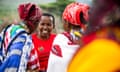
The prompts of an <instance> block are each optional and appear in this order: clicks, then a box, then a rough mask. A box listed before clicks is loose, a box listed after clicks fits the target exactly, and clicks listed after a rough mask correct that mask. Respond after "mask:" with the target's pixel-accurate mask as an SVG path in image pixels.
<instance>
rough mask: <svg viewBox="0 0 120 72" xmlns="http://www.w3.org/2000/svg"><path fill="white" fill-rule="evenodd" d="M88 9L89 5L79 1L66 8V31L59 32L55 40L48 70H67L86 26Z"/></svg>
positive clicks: (64, 15)
mask: <svg viewBox="0 0 120 72" xmlns="http://www.w3.org/2000/svg"><path fill="white" fill-rule="evenodd" d="M88 10H89V6H88V5H86V4H82V3H78V2H74V3H71V4H69V5H68V6H67V7H66V8H65V10H64V12H63V16H62V18H63V23H64V30H65V31H64V32H63V33H61V34H58V35H57V36H56V37H55V39H54V41H53V45H52V50H51V53H50V57H49V61H48V69H47V72H66V69H67V66H68V63H69V61H70V60H71V57H72V56H73V55H74V52H76V50H77V49H78V47H79V44H78V42H79V39H80V37H81V36H82V33H83V30H84V29H85V28H86V23H87V20H88Z"/></svg>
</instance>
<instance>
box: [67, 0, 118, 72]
mask: <svg viewBox="0 0 120 72" xmlns="http://www.w3.org/2000/svg"><path fill="white" fill-rule="evenodd" d="M89 19H90V21H89V24H90V26H89V28H88V30H87V32H86V35H85V37H83V39H82V40H83V41H82V43H83V46H82V47H81V49H80V50H78V51H77V53H76V54H75V56H74V57H73V58H72V61H71V62H70V64H69V67H68V72H120V0H95V2H94V4H93V7H91V13H90V18H89Z"/></svg>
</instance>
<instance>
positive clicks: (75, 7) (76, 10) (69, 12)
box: [62, 2, 89, 26]
mask: <svg viewBox="0 0 120 72" xmlns="http://www.w3.org/2000/svg"><path fill="white" fill-rule="evenodd" d="M88 10H89V6H88V5H86V4H82V3H78V2H75V3H71V4H69V5H68V6H67V7H66V8H65V10H64V12H63V16H62V17H63V19H65V20H67V21H68V22H70V23H71V24H74V25H80V26H83V25H84V24H82V22H81V21H80V13H81V12H82V13H83V16H84V18H85V20H86V21H88Z"/></svg>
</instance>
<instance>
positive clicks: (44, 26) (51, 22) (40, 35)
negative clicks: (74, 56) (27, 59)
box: [32, 13, 56, 72]
mask: <svg viewBox="0 0 120 72" xmlns="http://www.w3.org/2000/svg"><path fill="white" fill-rule="evenodd" d="M54 27H55V18H54V16H53V15H51V14H49V13H43V15H42V17H41V20H40V23H39V25H38V29H37V32H35V33H34V34H32V39H33V43H34V46H35V49H36V51H37V54H38V57H39V58H38V59H39V63H40V67H39V72H46V69H47V64H48V58H49V53H50V50H51V46H52V42H53V40H54V38H55V36H56V35H55V34H53V33H52V30H53V29H54Z"/></svg>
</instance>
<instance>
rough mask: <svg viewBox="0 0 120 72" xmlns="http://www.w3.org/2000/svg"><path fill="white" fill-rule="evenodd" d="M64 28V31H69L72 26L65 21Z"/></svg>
mask: <svg viewBox="0 0 120 72" xmlns="http://www.w3.org/2000/svg"><path fill="white" fill-rule="evenodd" d="M63 27H64V30H65V31H69V30H70V28H69V27H70V25H69V22H68V21H66V20H63Z"/></svg>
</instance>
